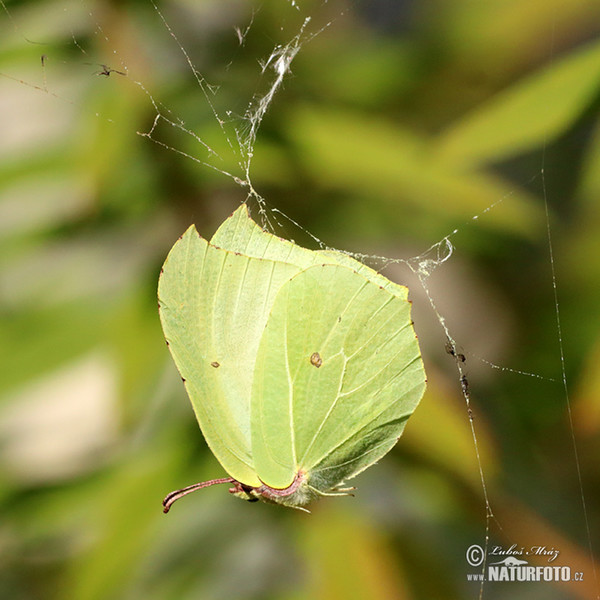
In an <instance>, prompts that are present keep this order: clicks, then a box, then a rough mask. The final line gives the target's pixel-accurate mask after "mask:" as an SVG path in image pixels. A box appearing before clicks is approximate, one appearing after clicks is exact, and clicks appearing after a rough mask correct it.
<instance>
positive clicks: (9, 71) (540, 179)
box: [0, 0, 600, 600]
mask: <svg viewBox="0 0 600 600" xmlns="http://www.w3.org/2000/svg"><path fill="white" fill-rule="evenodd" d="M5 7H6V10H3V11H0V31H1V35H0V75H1V77H0V311H1V313H0V317H1V324H0V327H1V329H0V336H1V338H0V339H1V341H2V350H3V352H2V361H1V364H2V377H1V378H0V388H1V390H2V401H1V404H0V484H1V485H0V502H1V503H2V505H1V510H2V518H1V521H0V595H1V597H2V598H11V599H13V600H21V599H23V600H25V599H27V600H29V599H34V598H43V599H50V600H54V599H63V598H68V599H69V600H80V599H81V600H84V599H85V600H96V599H98V600H106V599H110V598H114V599H119V600H121V599H127V600H130V599H131V600H133V599H137V598H144V599H145V600H152V599H157V600H158V599H160V600H168V599H170V598H177V599H187V598H202V599H221V598H228V599H229V598H241V597H243V598H245V599H246V600H250V599H253V598H257V599H259V598H260V599H263V598H264V599H282V600H298V599H304V598H311V599H312V598H324V599H325V598H327V599H328V600H335V599H337V598H344V599H348V598H351V599H352V598H357V599H358V598H361V599H362V598H369V599H371V598H374V599H378V598H382V599H383V598H386V599H389V598H407V599H408V598H419V599H420V598H423V599H431V598H445V599H447V598H476V597H478V594H479V584H477V583H472V582H471V583H470V582H467V578H466V575H467V573H470V572H473V571H477V569H474V568H472V567H469V566H468V564H467V563H466V560H465V552H466V550H467V548H468V547H469V546H470V545H472V544H483V543H484V539H485V534H486V505H485V501H484V498H483V490H482V485H481V481H480V476H479V470H478V464H477V461H476V456H475V449H474V445H473V440H472V436H471V431H470V425H469V419H468V416H467V413H466V410H465V406H464V399H463V398H462V395H461V387H460V383H459V381H458V377H457V374H456V369H455V365H454V364H453V360H452V358H451V357H449V356H448V355H447V354H446V353H445V351H444V344H445V339H444V335H443V331H442V329H441V328H440V326H439V323H438V321H437V320H436V318H435V315H434V314H433V313H432V311H431V310H430V308H429V306H428V302H427V298H426V296H425V295H424V294H423V292H422V290H421V288H420V285H419V282H418V280H417V279H416V278H415V277H414V276H412V274H411V273H410V271H409V270H408V269H404V270H402V269H401V268H400V267H399V266H398V265H392V266H391V267H390V268H389V269H387V270H386V274H387V275H388V276H390V277H393V278H395V279H397V280H398V281H401V282H403V283H407V284H408V285H409V286H410V288H411V294H412V298H413V302H414V318H415V322H416V328H417V330H418V331H419V334H420V339H421V342H422V348H423V352H424V356H425V361H426V367H427V370H428V374H429V389H428V392H427V395H426V397H425V398H424V400H423V401H422V403H421V405H420V407H419V408H418V410H417V411H416V413H415V415H414V416H413V417H412V419H411V421H410V422H409V424H408V426H407V430H406V434H405V435H404V436H403V438H402V439H401V441H400V443H399V444H398V446H397V447H396V448H395V449H394V451H393V452H391V453H390V454H389V455H388V456H387V457H386V458H385V459H384V460H382V461H381V463H380V464H379V465H377V466H375V467H373V468H372V469H370V470H369V471H367V472H365V473H364V474H362V475H361V476H359V478H357V479H356V481H355V483H356V485H357V486H358V490H357V492H356V497H355V498H345V499H326V500H323V501H322V502H320V503H318V504H316V505H315V506H314V511H313V514H312V515H311V516H308V515H305V514H302V513H299V512H296V511H292V510H287V509H282V508H279V507H272V506H267V505H259V506H257V505H253V504H246V503H242V502H239V501H237V500H235V499H233V498H231V497H229V496H228V494H227V492H226V491H225V490H224V489H219V488H211V489H207V490H204V491H203V492H202V493H198V494H197V495H196V496H195V497H190V498H188V499H186V500H185V501H182V502H180V503H179V504H178V505H177V506H176V507H175V509H174V510H173V511H172V513H170V514H169V515H168V516H163V515H162V512H161V507H160V501H161V499H162V497H163V496H164V495H165V494H166V493H167V492H169V491H171V490H172V489H174V488H178V487H182V486H183V485H186V484H189V483H193V482H195V481H198V480H202V479H208V478H212V477H218V476H221V475H222V469H221V468H220V466H219V465H218V463H217V462H216V461H215V460H214V458H213V457H212V456H211V455H210V453H209V452H208V450H207V448H206V446H205V444H204V442H203V439H202V436H201V434H200V432H199V430H198V428H197V425H196V423H195V421H194V418H193V414H192V411H191V409H190V406H189V402H188V400H187V398H186V397H185V392H184V390H183V387H182V386H181V384H180V381H179V379H178V376H177V374H176V370H175V368H174V366H173V364H172V363H171V361H170V358H169V356H168V353H167V350H166V347H165V345H164V340H163V338H162V333H161V331H160V326H159V322H158V316H157V310H156V296H155V287H156V281H157V277H158V272H159V269H160V265H161V263H162V261H163V259H164V257H165V256H166V254H167V252H168V250H169V248H170V246H171V245H172V244H173V242H174V241H175V240H176V239H177V237H178V236H179V235H180V234H181V233H182V232H183V231H184V230H185V228H186V227H187V226H188V225H189V224H190V223H191V222H195V223H196V224H197V227H198V229H199V231H200V232H201V233H202V234H204V235H205V236H210V235H211V234H212V232H213V231H214V229H215V228H216V226H217V225H218V224H219V223H220V221H221V220H222V219H223V218H224V217H225V216H227V215H228V214H229V213H230V212H231V211H232V210H233V209H234V208H235V207H236V206H237V205H238V204H239V202H241V201H243V200H244V199H245V198H246V192H247V190H244V189H243V188H241V187H240V186H238V185H236V184H235V182H234V181H233V180H232V179H231V178H228V177H226V176H224V175H222V174H221V173H219V172H218V171H215V170H214V169H212V168H210V167H206V166H202V165H200V164H198V162H195V161H193V160H190V159H189V158H186V157H184V156H182V155H181V154H180V153H178V152H174V151H172V150H169V149H167V148H165V147H164V145H167V146H169V147H171V148H175V149H176V150H177V151H180V152H185V153H187V154H189V155H191V156H193V157H194V158H196V159H197V160H199V161H201V162H205V163H208V164H210V165H212V166H213V167H216V168H217V169H219V170H226V171H228V172H230V173H232V174H233V175H235V176H237V177H242V178H243V176H244V173H243V171H242V170H241V169H240V168H239V165H238V161H239V152H237V147H236V144H235V143H234V144H233V149H232V148H231V147H229V146H228V144H227V142H226V139H225V137H224V135H223V132H224V131H225V132H226V133H227V134H228V135H229V137H230V139H231V140H233V141H234V142H235V139H236V131H237V132H240V131H245V130H244V128H243V120H242V119H241V118H240V116H243V115H244V114H245V112H246V110H247V108H248V105H249V102H251V100H252V98H253V97H254V96H255V95H258V96H260V95H262V94H264V93H266V92H267V91H268V89H269V85H270V82H271V81H272V80H273V78H274V75H275V72H274V71H273V69H272V68H271V67H270V66H269V67H267V69H266V70H265V71H264V73H262V72H261V68H260V65H259V62H258V61H259V60H262V61H267V60H268V58H269V56H270V54H271V52H272V51H273V49H274V48H275V47H276V46H277V45H278V44H287V43H288V42H289V41H290V40H291V39H292V38H293V37H294V36H295V35H296V34H297V32H298V31H299V29H300V27H301V25H302V22H303V20H304V19H305V17H306V16H310V17H311V22H310V23H309V24H308V26H307V28H306V40H305V43H304V44H303V46H302V48H301V50H300V52H299V54H298V55H297V57H296V58H295V60H294V62H293V63H292V67H291V73H290V74H288V76H287V78H286V80H285V82H284V84H283V86H282V88H281V89H280V90H279V92H278V95H277V96H276V98H275V101H274V102H273V103H272V105H271V106H270V108H269V111H268V112H267V114H266V117H265V120H264V122H263V124H262V127H261V130H260V133H259V137H258V140H257V143H256V146H255V149H254V156H253V161H252V166H251V171H250V174H251V177H252V182H253V185H254V187H255V188H256V190H258V192H259V193H260V194H261V195H262V196H263V197H264V198H265V199H266V200H267V201H268V204H269V207H276V208H277V209H279V210H281V211H282V212H283V213H284V214H285V215H288V216H289V217H290V219H292V220H293V221H294V222H297V223H299V224H300V225H301V227H302V229H299V228H296V227H295V226H293V223H292V221H288V220H286V219H284V218H283V217H282V216H281V215H280V214H279V213H273V212H269V211H268V212H267V216H269V219H270V222H271V224H272V225H273V226H275V227H276V232H277V233H279V234H281V235H285V236H288V237H291V238H294V239H295V240H296V241H297V242H298V243H303V244H311V243H312V244H314V241H312V240H311V238H310V237H309V236H306V235H305V233H304V232H305V231H308V232H310V233H312V234H314V235H315V236H317V237H318V238H319V239H322V240H323V241H324V242H325V243H327V244H329V245H331V246H335V247H337V248H343V249H348V250H351V251H355V252H363V253H365V254H368V255H375V254H376V255H384V256H388V257H401V258H408V257H410V256H415V255H418V254H420V253H422V252H423V251H424V250H425V249H426V248H428V247H430V246H431V245H432V244H435V243H437V242H439V241H440V240H441V239H442V238H443V237H444V236H446V235H448V234H450V233H451V232H452V231H454V230H455V229H458V232H457V233H456V234H455V235H454V236H453V237H452V242H453V244H454V245H455V251H454V254H453V256H452V258H451V259H450V260H449V261H447V262H446V263H445V264H444V265H443V266H440V267H439V268H438V269H437V270H436V271H435V273H433V274H432V275H431V277H430V278H429V279H428V280H427V283H428V287H429V290H430V292H431V294H432V296H433V298H434V300H435V302H436V305H437V307H438V309H439V310H440V312H441V314H442V315H443V316H444V317H445V319H446V322H447V324H448V326H449V328H450V331H451V332H452V334H453V336H454V337H455V338H456V339H457V341H458V343H459V345H460V351H461V352H464V353H465V354H466V356H467V362H466V363H465V365H466V372H467V374H468V377H469V382H470V390H471V395H472V408H473V411H474V414H475V420H474V426H475V431H476V433H477V438H478V449H479V452H480V455H481V461H482V465H483V472H484V475H485V478H486V483H487V493H488V495H489V498H490V503H491V507H492V509H493V511H494V515H495V517H494V518H491V519H489V520H488V521H487V523H488V525H489V533H490V544H491V545H494V544H500V545H503V546H504V547H510V546H511V545H512V544H517V546H525V547H526V548H527V547H529V546H533V545H540V546H547V547H549V548H550V547H555V548H557V549H559V550H560V552H561V554H560V557H559V559H557V561H556V563H557V564H561V565H568V566H570V567H571V569H572V571H583V572H584V575H585V577H584V581H583V582H581V583H569V584H564V585H556V584H550V583H536V584H532V583H525V584H518V583H511V584H508V583H505V584H502V585H500V584H493V583H488V584H486V585H485V586H484V597H485V598H540V597H542V596H543V597H544V598H550V599H563V598H590V597H595V596H596V595H597V594H598V592H599V584H598V581H597V580H596V581H594V574H593V571H592V563H591V558H590V553H589V548H588V537H587V532H586V525H585V523H584V515H583V510H582V498H581V492H580V488H579V482H578V476H577V471H578V467H577V464H576V462H575V459H574V455H573V445H572V440H571V431H573V433H574V434H575V438H576V440H577V445H578V450H579V468H580V469H581V475H582V479H583V488H584V491H585V500H586V502H587V511H588V512H587V514H588V519H589V537H590V539H591V541H592V542H593V543H594V544H595V546H594V549H595V552H596V553H598V551H599V549H598V540H599V539H600V535H599V534H600V510H599V509H600V507H599V503H598V498H600V477H599V471H598V457H599V455H600V435H599V431H600V376H599V373H600V371H599V370H598V367H597V365H598V361H599V360H600V335H599V332H600V285H598V282H599V281H600V202H599V199H600V127H599V124H598V106H599V98H600V93H599V92H600V40H599V37H598V33H599V29H600V7H599V5H598V3H597V1H596V0H569V1H566V0H560V1H559V0H551V1H549V2H548V1H542V0H488V1H486V2H470V1H468V0H452V1H450V0H428V1H425V2H415V1H413V2H410V1H408V0H407V1H399V2H393V1H387V2H386V1H384V0H373V1H369V2H367V1H365V2H358V1H356V2H345V1H343V0H330V1H329V2H319V1H317V0H314V1H308V0H306V1H303V0H297V1H296V2H291V1H284V0H267V1H264V2H256V3H254V2H243V1H241V0H237V1H234V0H227V1H218V0H205V1H203V2H196V3H194V2H189V1H185V0H171V1H168V2H167V1H165V2H161V3H160V10H161V12H162V14H163V15H164V18H165V20H166V22H167V23H168V25H169V27H170V28H171V30H172V32H173V33H174V34H175V35H176V36H177V38H178V40H179V41H180V43H181V45H182V46H183V48H185V50H186V52H187V54H188V56H189V59H190V61H191V62H192V63H193V64H194V65H195V67H196V68H197V69H198V71H199V72H200V73H202V76H203V77H205V78H206V79H205V82H206V83H207V84H209V85H210V86H214V87H211V88H210V89H208V88H207V89H208V92H207V95H206V96H205V95H203V93H202V91H201V89H200V87H199V84H198V81H197V79H196V78H195V77H194V74H193V72H192V71H191V70H190V68H189V65H188V63H187V61H186V57H185V56H184V55H183V54H182V52H181V50H180V48H179V47H178V45H177V43H176V41H175V39H174V38H173V36H172V35H171V34H170V31H169V29H167V28H166V27H165V25H164V24H163V21H162V19H161V17H160V15H159V14H158V13H157V11H156V10H155V9H154V8H153V6H152V4H151V3H148V2H135V1H130V2H109V1H108V0H98V1H95V2H88V1H87V0H84V1H82V2H75V1H70V0H52V1H51V0H38V1H36V2H26V1H13V2H5ZM249 25H250V27H249V29H248V30H247V31H246V28H247V27H248V26H249ZM235 28H239V33H240V36H241V38H240V39H238V35H237V33H236V30H235ZM321 28H323V29H322V30H321V31H320V33H319V34H318V35H317V36H316V37H313V38H310V39H309V37H310V36H309V34H310V32H316V31H319V30H320V29H321ZM240 42H241V43H240ZM42 57H43V58H42ZM110 69H114V70H116V71H122V72H124V73H126V75H121V74H119V73H116V72H112V73H110V75H106V74H104V75H102V71H103V70H105V71H106V70H110ZM202 81H204V80H202ZM208 100H210V103H209V102H208ZM211 104H212V106H213V107H214V109H215V110H216V111H217V112H218V114H219V115H221V116H223V118H224V124H223V128H221V127H219V125H218V124H217V121H216V119H215V116H214V114H213V112H212V110H211ZM157 111H160V112H161V114H163V115H164V116H168V117H169V118H171V119H172V120H173V121H174V122H175V123H179V122H181V123H183V124H185V127H186V128H187V129H188V130H190V131H192V132H194V134H195V135H196V136H198V137H199V138H200V139H201V140H203V141H204V142H206V143H208V145H209V146H210V147H211V148H212V149H213V150H214V151H215V152H217V153H218V155H219V156H218V157H215V155H214V154H211V153H210V152H207V150H206V148H205V147H204V146H203V145H202V144H201V143H200V142H199V141H198V139H197V137H194V136H192V135H189V134H187V133H185V132H184V131H182V129H181V128H178V127H174V126H171V125H169V124H168V123H167V122H166V121H164V120H162V119H161V120H159V122H158V123H157V127H156V128H155V129H154V130H153V129H152V127H153V123H154V120H155V117H156V115H157ZM228 111H229V112H228ZM179 119H180V120H181V121H179ZM150 131H152V140H154V141H158V142H159V143H153V142H152V140H151V139H149V138H148V137H143V136H140V135H137V133H148V132H150ZM161 144H164V145H161ZM544 199H546V200H547V207H548V220H546V214H545V204H544ZM253 208H254V209H255V213H257V211H256V208H257V207H256V205H255V204H254V205H253ZM488 209H489V210H488ZM474 217H478V218H477V219H475V220H473V218H474ZM278 223H280V225H281V226H278ZM547 223H548V224H549V225H550V230H551V234H552V240H553V249H554V269H555V272H556V281H557V285H558V289H557V291H558V302H559V306H560V311H561V328H560V331H561V332H562V341H563V344H564V351H565V367H566V371H565V372H566V376H567V382H568V388H569V398H570V408H568V406H567V402H566V398H565V391H564V387H563V383H562V375H561V360H560V351H559V344H558V333H559V330H558V328H557V323H556V314H555V301H554V292H553V284H552V277H551V262H550V258H549V251H548V243H547V233H546V226H547ZM481 358H483V359H485V360H486V361H490V362H492V363H494V364H498V365H506V366H507V367H510V368H512V369H516V370H520V371H525V372H528V373H535V374H539V375H541V376H542V377H543V378H536V377H530V376H523V375H520V374H518V373H516V372H514V371H506V370H504V371H502V370H499V369H495V368H493V367H492V366H491V365H490V364H488V363H486V362H483V361H482V360H481ZM571 421H572V424H573V429H572V430H571ZM530 562H531V563H532V564H543V563H540V562H539V561H537V562H536V560H535V559H533V558H532V559H530ZM596 569H598V566H596Z"/></svg>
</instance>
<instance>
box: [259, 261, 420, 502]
mask: <svg viewBox="0 0 600 600" xmlns="http://www.w3.org/2000/svg"><path fill="white" fill-rule="evenodd" d="M378 277H381V276H378ZM375 279H377V278H375ZM385 281H387V280H385ZM388 283H390V286H388V287H389V289H386V288H385V287H382V286H381V285H379V284H378V283H376V282H374V281H371V280H370V279H369V278H367V277H365V276H364V275H362V274H360V273H357V272H355V271H354V270H352V269H350V268H348V267H346V266H341V265H331V264H329V265H328V264H325V265H317V266H313V267H310V268H307V269H305V270H303V271H301V272H300V273H298V274H297V275H295V276H294V277H292V278H291V279H290V280H289V281H288V282H287V283H286V284H284V286H283V287H282V289H281V290H280V292H279V294H278V295H277V297H276V299H275V302H274V304H273V308H272V310H271V313H270V315H269V318H268V321H267V324H266V327H265V331H264V333H263V335H262V338H261V341H260V345H259V348H258V355H257V360H256V364H255V371H254V381H253V387H252V400H251V403H252V410H251V429H252V432H251V437H252V454H253V458H254V462H255V467H256V470H257V473H258V476H259V478H260V479H261V481H263V482H264V483H266V484H267V485H268V486H270V487H273V488H286V487H288V486H289V485H290V484H291V483H292V481H293V480H294V477H295V475H296V473H297V471H298V470H299V469H301V470H303V471H305V472H307V473H308V474H309V484H310V485H311V486H312V487H315V488H316V489H318V490H319V491H327V490H329V489H331V488H333V487H334V486H335V485H337V484H339V483H340V482H341V481H343V480H344V479H347V478H350V477H352V476H354V475H356V474H357V473H359V472H360V471H362V470H363V469H365V468H367V467H368V466H369V465H371V464H373V463H374V462H375V461H376V460H378V459H379V458H380V457H381V456H383V455H384V454H385V453H386V452H388V451H389V450H390V449H391V447H392V446H393V445H394V444H395V443H396V441H397V439H398V437H399V436H400V435H401V433H402V430H403V428H404V424H405V421H406V419H408V417H409V416H410V415H411V414H412V412H413V411H414V409H415V407H416V405H417V403H418V402H419V400H420V398H421V396H422V395H423V392H424V389H425V373H424V369H423V364H422V360H421V356H420V351H419V347H418V344H417V340H416V337H415V334H414V330H413V327H412V322H411V319H410V304H409V302H408V301H407V300H406V291H405V288H402V287H401V286H396V285H395V284H391V282H388Z"/></svg>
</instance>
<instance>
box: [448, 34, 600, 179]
mask: <svg viewBox="0 0 600 600" xmlns="http://www.w3.org/2000/svg"><path fill="white" fill-rule="evenodd" d="M599 89H600V43H598V42H596V43H595V44H590V45H588V46H585V47H584V48H582V49H581V50H579V51H577V52H573V53H572V54H570V55H568V56H567V57H565V58H564V59H563V60H561V61H553V62H552V63H551V64H550V66H549V67H547V68H546V69H544V70H543V71H541V72H536V73H534V74H533V75H532V76H530V77H529V78H527V79H525V80H524V81H522V82H520V83H518V84H515V85H513V86H512V87H510V88H508V89H507V90H505V91H504V92H502V93H499V94H498V95H497V96H496V97H494V98H492V99H491V100H490V101H489V102H488V103H487V104H484V105H483V106H482V107H480V108H478V109H476V110H474V111H472V112H471V113H470V114H468V115H467V116H466V117H465V118H464V119H462V120H461V121H460V122H458V123H457V124H455V125H454V126H452V127H451V128H449V130H448V131H447V132H446V134H445V135H443V136H442V137H441V139H440V142H439V147H438V152H439V157H440V158H441V159H443V160H446V161H448V162H451V163H452V164H458V165H461V166H464V167H470V166H473V165H478V164H482V163H486V162H490V161H497V160H501V159H503V158H506V157H509V156H514V155H515V154H518V153H520V152H525V151H527V150H529V149H531V148H535V147H536V146H540V145H542V144H543V143H545V142H548V141H551V140H552V139H554V138H555V137H556V136H557V135H559V134H560V133H561V132H562V131H564V130H565V129H566V128H567V127H568V126H569V125H570V124H571V123H572V122H573V121H574V120H575V119H576V118H577V117H578V116H579V115H580V114H581V112H582V111H583V110H585V108H586V107H587V106H588V105H589V104H590V102H591V101H592V100H593V98H594V97H595V96H596V94H597V93H598V90H599Z"/></svg>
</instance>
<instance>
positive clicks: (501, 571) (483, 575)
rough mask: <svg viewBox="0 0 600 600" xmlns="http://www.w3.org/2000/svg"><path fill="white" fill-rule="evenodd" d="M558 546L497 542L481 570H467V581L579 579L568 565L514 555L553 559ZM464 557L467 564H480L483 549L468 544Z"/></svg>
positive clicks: (580, 578)
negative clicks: (506, 545)
mask: <svg viewBox="0 0 600 600" xmlns="http://www.w3.org/2000/svg"><path fill="white" fill-rule="evenodd" d="M559 554H560V551H559V550H556V549H555V548H546V546H532V547H531V548H529V549H527V550H526V549H525V548H518V547H517V546H516V544H513V545H512V546H511V547H510V548H507V549H504V548H502V547H501V546H492V548H490V549H489V551H488V554H487V558H488V564H487V565H486V568H485V570H482V571H481V572H479V573H468V574H467V580H468V581H478V582H481V581H521V582H525V581H531V582H540V581H548V582H551V581H583V573H582V572H579V571H576V572H572V571H571V567H568V566H565V565H542V566H539V565H536V566H534V565H530V564H528V562H527V561H526V560H523V559H520V558H517V556H538V557H539V556H543V557H546V558H547V560H548V562H549V563H550V562H554V560H556V558H557V557H558V555H559ZM501 556H504V557H505V558H503V559H502V560H499V561H497V562H491V561H492V560H493V558H496V557H501ZM466 558H467V562H468V563H469V565H471V566H472V567H479V566H481V565H483V562H484V559H485V551H484V549H483V548H482V547H481V546H479V545H478V544H473V545H472V546H469V548H468V549H467V552H466Z"/></svg>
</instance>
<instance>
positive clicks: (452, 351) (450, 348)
mask: <svg viewBox="0 0 600 600" xmlns="http://www.w3.org/2000/svg"><path fill="white" fill-rule="evenodd" d="M446 352H447V353H448V354H449V355H450V356H454V358H455V359H456V360H457V361H459V362H461V363H464V362H465V360H467V358H466V357H465V355H464V354H461V353H460V352H457V351H456V346H455V345H454V342H451V341H448V342H446Z"/></svg>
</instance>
